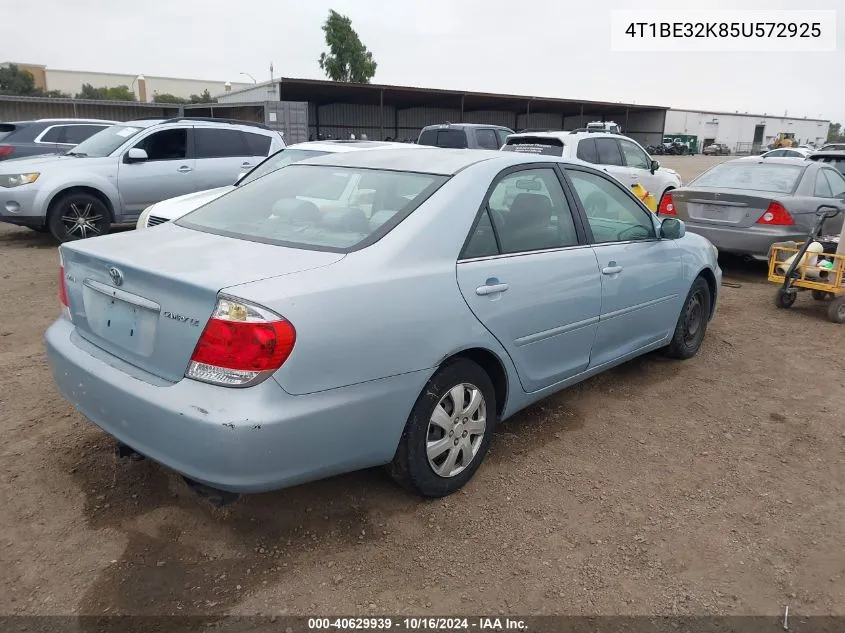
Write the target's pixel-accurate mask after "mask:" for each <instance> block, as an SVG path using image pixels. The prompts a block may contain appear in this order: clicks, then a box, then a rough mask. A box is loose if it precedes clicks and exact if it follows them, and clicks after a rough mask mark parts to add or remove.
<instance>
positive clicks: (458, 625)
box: [308, 617, 527, 631]
mask: <svg viewBox="0 0 845 633" xmlns="http://www.w3.org/2000/svg"><path fill="white" fill-rule="evenodd" d="M308 629H309V630H311V631H319V630H326V631H328V630H383V631H386V630H394V629H395V630H405V631H426V630H427V631H471V630H473V629H476V630H481V631H525V630H526V629H527V627H526V625H525V621H524V620H520V619H516V618H498V617H488V618H485V617H478V618H466V617H458V618H442V617H419V618H413V617H411V618H396V619H392V618H354V617H353V618H308Z"/></svg>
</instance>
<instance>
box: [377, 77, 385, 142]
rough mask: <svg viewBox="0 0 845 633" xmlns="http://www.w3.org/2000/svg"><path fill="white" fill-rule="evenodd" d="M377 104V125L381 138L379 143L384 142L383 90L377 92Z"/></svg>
mask: <svg viewBox="0 0 845 633" xmlns="http://www.w3.org/2000/svg"><path fill="white" fill-rule="evenodd" d="M378 102H379V123H380V124H381V138H380V139H379V140H380V141H383V140H384V88H382V89H381V90H379V96H378Z"/></svg>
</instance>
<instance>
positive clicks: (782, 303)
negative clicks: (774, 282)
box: [775, 288, 798, 310]
mask: <svg viewBox="0 0 845 633" xmlns="http://www.w3.org/2000/svg"><path fill="white" fill-rule="evenodd" d="M797 298H798V291H797V290H794V289H792V288H789V289H788V290H784V289H783V288H779V289H778V291H777V294H775V305H776V306H777V307H779V308H781V309H782V310H788V309H789V308H791V307H792V306H793V305H794V304H795V300H796V299H797Z"/></svg>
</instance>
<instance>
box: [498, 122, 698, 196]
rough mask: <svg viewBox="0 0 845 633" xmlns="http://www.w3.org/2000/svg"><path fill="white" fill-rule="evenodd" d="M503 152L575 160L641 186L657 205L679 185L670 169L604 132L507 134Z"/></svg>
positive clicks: (636, 146) (630, 143) (627, 140)
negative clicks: (590, 164) (668, 192)
mask: <svg viewBox="0 0 845 633" xmlns="http://www.w3.org/2000/svg"><path fill="white" fill-rule="evenodd" d="M502 151H503V152H525V153H531V154H547V155H551V156H563V157H565V158H578V159H581V160H583V161H586V162H588V163H593V164H594V165H600V166H602V167H603V168H604V170H605V171H607V172H608V173H610V174H611V175H612V176H614V177H615V178H616V179H617V180H619V181H620V182H621V183H623V184H625V185H628V186H633V185H641V186H642V187H644V188H645V189H646V190H647V191H648V192H649V193H650V194H652V195H653V196H654V199H655V200H657V201H658V202H659V201H660V199H661V198H662V197H663V194H665V193H666V192H667V191H670V190H672V189H676V188H678V187H680V186H681V177H680V175H679V174H678V172H676V171H675V170H674V169H666V168H665V167H661V166H660V163H658V162H657V161H656V160H653V159H652V158H651V156H649V155H648V153H647V152H646V151H645V150H644V149H643V148H642V146H641V145H640V144H639V143H637V142H636V141H635V140H633V139H631V138H628V137H627V136H621V135H619V134H610V133H607V132H578V131H576V132H526V133H522V134H511V135H510V136H509V137H508V140H507V142H506V143H505V145H504V146H503V147H502Z"/></svg>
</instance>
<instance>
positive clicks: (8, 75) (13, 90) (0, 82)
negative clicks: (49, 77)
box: [0, 64, 37, 95]
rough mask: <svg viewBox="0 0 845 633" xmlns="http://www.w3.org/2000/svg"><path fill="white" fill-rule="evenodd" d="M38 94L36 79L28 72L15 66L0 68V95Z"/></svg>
mask: <svg viewBox="0 0 845 633" xmlns="http://www.w3.org/2000/svg"><path fill="white" fill-rule="evenodd" d="M36 92H37V88H36V87H35V77H33V76H32V73H31V72H29V71H28V70H21V69H20V68H18V67H17V66H15V65H14V64H9V65H8V66H5V67H3V68H0V94H4V95H32V94H35V93H36Z"/></svg>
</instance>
